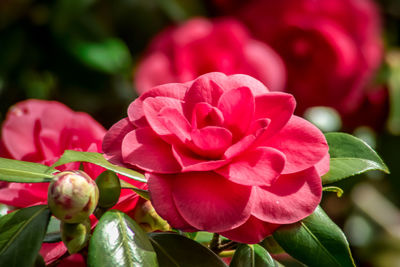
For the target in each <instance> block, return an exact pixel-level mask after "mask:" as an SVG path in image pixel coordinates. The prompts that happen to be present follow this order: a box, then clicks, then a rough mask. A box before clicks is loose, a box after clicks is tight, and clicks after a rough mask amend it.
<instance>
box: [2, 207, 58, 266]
mask: <svg viewBox="0 0 400 267" xmlns="http://www.w3.org/2000/svg"><path fill="white" fill-rule="evenodd" d="M49 218H50V211H49V209H48V208H47V206H44V205H41V206H33V207H29V208H25V209H20V210H17V211H14V212H12V213H9V214H7V215H5V216H3V217H1V218H0V266H32V265H33V264H34V262H35V260H36V256H37V254H38V253H39V249H40V246H41V244H42V241H43V237H44V235H45V233H46V229H47V224H48V221H49Z"/></svg>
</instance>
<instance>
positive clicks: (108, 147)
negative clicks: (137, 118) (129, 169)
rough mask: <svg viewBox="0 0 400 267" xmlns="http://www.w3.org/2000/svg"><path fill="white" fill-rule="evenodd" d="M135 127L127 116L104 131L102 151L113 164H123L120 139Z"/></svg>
mask: <svg viewBox="0 0 400 267" xmlns="http://www.w3.org/2000/svg"><path fill="white" fill-rule="evenodd" d="M134 129H135V127H134V126H133V125H132V124H131V123H130V121H129V119H128V118H124V119H122V120H120V121H119V122H117V123H116V124H114V125H113V126H112V127H111V128H110V129H109V130H108V132H107V133H106V135H105V136H104V139H103V148H102V149H103V152H104V156H105V158H106V159H107V160H108V161H110V162H111V163H114V164H120V165H123V164H124V163H123V159H122V141H123V140H124V137H125V135H127V134H128V133H129V132H131V131H133V130H134Z"/></svg>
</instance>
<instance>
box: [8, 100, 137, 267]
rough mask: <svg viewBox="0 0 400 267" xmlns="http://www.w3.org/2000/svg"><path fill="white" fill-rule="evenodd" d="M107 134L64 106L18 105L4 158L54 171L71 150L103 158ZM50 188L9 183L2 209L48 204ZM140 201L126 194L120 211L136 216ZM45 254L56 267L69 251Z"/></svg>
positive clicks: (92, 169) (90, 169)
mask: <svg viewBox="0 0 400 267" xmlns="http://www.w3.org/2000/svg"><path fill="white" fill-rule="evenodd" d="M105 132H106V131H105V129H104V128H103V127H102V126H101V125H100V124H99V123H98V122H96V121H95V120H94V119H93V118H92V117H90V116H89V115H88V114H86V113H83V112H74V111H72V110H71V109H69V108H68V107H66V106H65V105H63V104H61V103H59V102H56V101H44V100H35V99H31V100H26V101H22V102H19V103H17V104H15V105H14V106H13V107H12V108H11V109H10V111H9V112H8V114H7V117H6V120H5V121H4V123H3V125H2V131H1V146H0V155H1V156H2V157H6V158H10V159H17V160H24V161H30V162H38V163H42V164H45V165H48V166H50V165H51V164H53V163H54V162H56V161H57V159H58V158H59V157H60V156H61V155H62V154H63V153H64V150H66V149H71V150H76V151H89V152H101V144H102V140H103V137H104V134H105ZM79 167H80V164H79V163H70V164H66V165H63V166H60V167H59V168H58V169H59V170H66V169H69V170H77V169H79ZM83 168H84V171H85V172H86V173H87V174H88V175H89V176H90V177H92V178H93V179H95V178H96V177H97V176H98V175H99V174H100V173H101V172H103V171H104V169H103V168H101V167H99V166H96V165H94V164H90V163H83ZM121 178H122V179H125V180H126V181H127V182H130V183H132V182H133V183H134V181H133V180H131V179H128V178H124V177H121ZM135 185H137V186H141V185H142V184H141V183H136V184H135ZM48 186H49V183H7V184H6V186H5V187H3V188H0V203H3V204H7V205H10V206H14V207H17V208H24V207H28V206H33V205H39V204H47V189H48ZM137 200H138V196H137V195H136V194H135V193H133V192H132V191H131V190H123V191H122V193H121V197H120V200H119V202H118V203H117V205H115V206H114V208H115V209H120V210H122V211H131V210H132V209H133V208H134V207H135V205H136V202H137ZM41 252H42V255H43V257H44V259H45V261H46V263H50V262H52V261H54V260H55V259H57V258H58V257H60V256H61V255H62V254H64V253H65V252H66V247H65V246H64V245H63V244H62V242H59V243H52V244H44V245H43V247H42V250H41Z"/></svg>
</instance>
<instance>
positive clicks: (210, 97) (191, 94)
mask: <svg viewBox="0 0 400 267" xmlns="http://www.w3.org/2000/svg"><path fill="white" fill-rule="evenodd" d="M225 78H226V76H225V75H224V74H222V73H218V72H213V73H208V74H206V75H202V76H200V77H198V78H197V79H196V80H194V82H193V84H192V86H191V87H190V88H189V89H188V90H187V92H186V94H185V97H184V102H185V104H184V112H185V115H186V118H188V119H191V118H192V114H193V110H194V108H195V106H196V104H197V103H201V102H205V103H208V104H210V105H211V106H214V107H216V106H217V104H218V100H219V98H220V96H221V95H222V93H223V92H224V89H223V87H221V86H220V85H219V84H218V81H220V80H223V79H225Z"/></svg>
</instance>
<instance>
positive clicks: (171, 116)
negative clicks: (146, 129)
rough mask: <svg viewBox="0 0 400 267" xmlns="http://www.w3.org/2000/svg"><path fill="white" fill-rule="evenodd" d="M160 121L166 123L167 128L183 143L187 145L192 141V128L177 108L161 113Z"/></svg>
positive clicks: (164, 109) (167, 108) (165, 109)
mask: <svg viewBox="0 0 400 267" xmlns="http://www.w3.org/2000/svg"><path fill="white" fill-rule="evenodd" d="M159 120H161V121H162V122H163V123H164V126H165V128H166V129H167V130H168V131H169V132H170V133H172V134H174V135H175V136H176V137H177V138H178V139H179V140H180V142H181V143H183V144H184V143H186V142H187V141H189V140H190V139H191V135H190V131H191V130H192V127H191V126H190V124H189V122H188V121H187V120H186V118H185V117H184V116H183V115H182V114H181V113H180V112H179V111H178V110H177V109H175V108H170V107H166V108H163V109H162V110H161V111H160V113H159Z"/></svg>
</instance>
